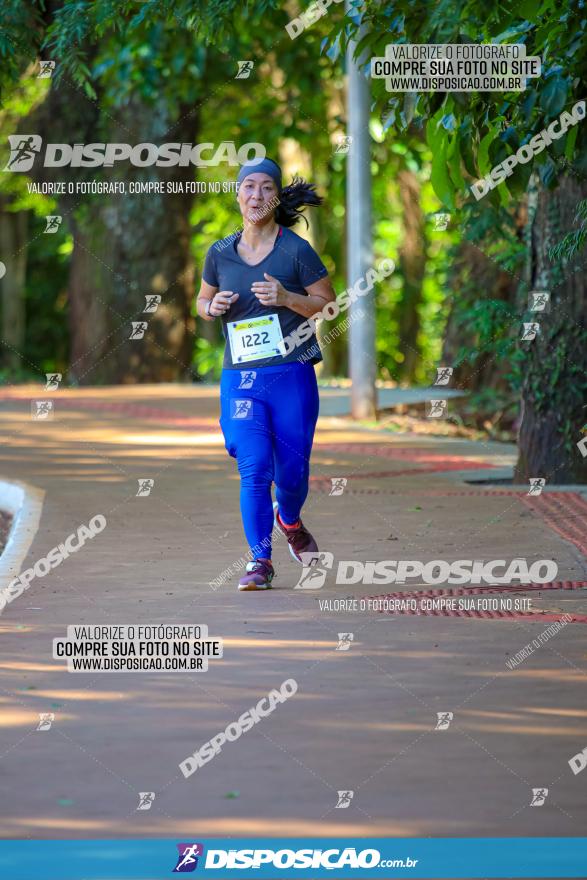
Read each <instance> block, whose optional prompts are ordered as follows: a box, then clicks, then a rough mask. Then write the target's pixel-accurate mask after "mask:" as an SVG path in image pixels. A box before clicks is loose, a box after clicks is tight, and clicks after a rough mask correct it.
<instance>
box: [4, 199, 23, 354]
mask: <svg viewBox="0 0 587 880" xmlns="http://www.w3.org/2000/svg"><path fill="white" fill-rule="evenodd" d="M8 206H9V199H8V198H7V197H6V196H0V254H1V256H2V261H3V263H4V265H5V267H6V273H5V275H4V276H3V277H2V278H1V279H0V291H1V293H2V337H3V340H4V355H3V365H4V366H5V367H7V368H8V369H9V370H18V369H19V368H20V367H21V366H22V360H23V354H22V352H23V349H24V341H25V280H26V259H27V228H28V212H26V211H18V212H16V213H15V212H13V211H9V210H7V208H8Z"/></svg>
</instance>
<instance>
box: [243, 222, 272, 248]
mask: <svg viewBox="0 0 587 880" xmlns="http://www.w3.org/2000/svg"><path fill="white" fill-rule="evenodd" d="M278 229H279V226H278V224H277V223H276V222H275V220H273V219H271V220H270V221H269V222H268V223H265V224H263V226H259V224H257V223H249V222H247V221H245V224H244V229H243V234H242V235H241V241H243V242H244V243H245V244H246V245H247V247H249V248H250V249H251V250H252V251H255V250H258V249H259V248H262V247H263V246H264V245H266V244H267V243H268V242H270V241H271V242H272V241H274V239H275V236H276V235H277V230H278Z"/></svg>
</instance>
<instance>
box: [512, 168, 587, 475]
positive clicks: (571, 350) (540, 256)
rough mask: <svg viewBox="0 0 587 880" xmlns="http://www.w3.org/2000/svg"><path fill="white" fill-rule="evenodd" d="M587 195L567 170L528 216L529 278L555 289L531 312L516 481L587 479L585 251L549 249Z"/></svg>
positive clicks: (572, 221)
mask: <svg viewBox="0 0 587 880" xmlns="http://www.w3.org/2000/svg"><path fill="white" fill-rule="evenodd" d="M585 198H587V184H586V183H585V182H584V181H582V180H581V181H579V180H578V179H575V178H574V177H571V176H565V177H562V178H561V180H560V181H559V184H558V186H557V188H556V189H555V190H551V191H548V190H541V191H539V193H538V196H537V199H536V209H535V212H531V213H530V215H529V219H528V222H529V224H530V227H529V240H530V247H531V250H530V259H531V266H530V278H529V281H530V285H531V289H534V290H545V291H548V292H549V293H550V310H549V312H547V313H546V312H535V313H529V312H526V314H525V315H524V319H523V320H524V322H536V323H539V324H540V331H539V333H538V335H537V336H536V338H535V339H534V340H533V341H530V342H521V343H520V345H521V347H522V349H523V350H524V352H525V362H524V364H523V373H524V383H523V387H522V422H521V426H520V433H519V439H518V447H519V457H518V462H517V465H516V470H515V481H516V482H520V483H527V482H528V480H529V479H530V478H531V477H543V478H545V479H546V481H547V483H559V484H564V483H585V482H587V458H583V457H582V455H581V453H580V451H579V449H578V448H577V445H576V444H577V442H578V441H579V440H581V438H582V435H581V428H582V426H583V425H584V424H585V421H586V420H587V419H586V417H585V400H586V396H587V395H586V391H587V381H586V376H587V332H586V331H585V329H584V325H583V323H582V322H584V321H585V315H586V313H587V280H586V278H585V272H584V269H583V262H584V259H585V252H584V250H583V251H579V252H578V253H577V254H576V255H575V256H574V258H573V259H572V262H571V263H567V262H565V261H563V262H560V261H559V260H556V259H553V258H552V257H551V255H550V253H549V251H550V249H551V248H552V247H553V246H554V245H556V244H558V243H559V242H560V241H561V239H562V238H563V237H564V236H565V235H566V234H568V233H569V232H572V231H573V230H574V229H576V211H577V206H578V203H579V202H580V201H581V200H583V199H585Z"/></svg>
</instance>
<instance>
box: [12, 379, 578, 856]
mask: <svg viewBox="0 0 587 880" xmlns="http://www.w3.org/2000/svg"><path fill="white" fill-rule="evenodd" d="M35 396H37V397H38V396H39V395H38V392H37V394H36V395H35V392H34V391H32V390H31V389H28V390H27V389H7V391H6V393H5V394H3V395H2V396H0V418H1V421H2V427H3V430H2V434H3V438H4V442H3V444H2V450H1V455H0V458H1V460H0V479H4V480H20V481H23V482H25V483H28V484H30V485H32V486H34V487H37V488H40V489H43V490H44V491H45V492H46V496H45V502H44V507H43V512H42V517H41V522H40V528H39V531H38V532H37V534H36V535H35V537H34V540H33V542H32V546H31V547H30V550H29V553H28V555H27V557H26V560H25V562H24V565H23V567H27V566H31V565H33V564H34V563H35V561H36V560H38V559H40V558H42V557H44V556H45V555H46V554H47V553H48V552H49V550H50V549H51V548H53V547H55V546H57V545H58V544H59V543H60V542H63V541H64V540H65V538H66V537H67V536H68V535H69V534H71V533H72V532H74V531H75V530H76V529H78V527H79V526H80V525H81V524H84V523H85V524H87V523H88V522H89V520H90V519H91V518H92V517H93V516H95V515H96V514H102V515H103V516H105V517H106V520H107V526H106V528H105V529H104V530H103V532H101V533H100V534H99V535H96V537H95V538H93V539H92V540H91V541H89V542H88V543H87V544H86V545H85V546H84V547H83V548H82V549H81V550H80V551H79V552H77V553H73V554H72V555H71V556H70V557H69V558H68V559H66V560H65V561H63V562H62V564H61V565H59V566H58V567H57V568H55V569H53V570H52V571H50V573H49V574H48V575H46V576H45V577H44V578H35V579H34V580H33V581H32V583H31V585H30V588H29V589H28V590H27V591H26V592H25V593H24V594H23V595H22V596H20V597H18V598H17V599H15V600H14V602H12V603H11V604H10V605H8V606H7V608H5V610H4V611H3V613H2V614H1V616H0V632H1V635H2V652H1V655H2V656H1V659H2V663H1V667H0V707H1V713H0V716H1V720H0V756H1V758H2V761H1V765H0V768H1V772H2V777H3V782H4V787H5V790H7V791H10V792H11V795H10V798H9V799H7V798H5V799H4V802H3V808H2V825H1V827H2V832H1V833H2V835H3V836H4V837H6V838H29V837H31V838H59V837H63V838H93V837H96V838H97V837H114V838H116V837H142V836H147V837H150V836H160V837H166V836H172V837H176V838H177V839H180V838H181V837H182V836H188V837H190V836H191V837H193V835H194V833H196V832H197V834H198V835H200V836H201V837H211V836H255V835H257V836H266V835H271V836H316V837H319V836H349V837H352V836H384V837H385V836H421V837H425V836H439V837H441V836H455V837H461V836H462V837H468V836H474V837H475V836H495V837H499V836H505V837H507V836H515V837H517V836H534V835H535V836H548V837H550V836H581V835H582V834H583V833H584V827H585V819H586V808H585V798H584V783H585V779H586V778H587V773H581V772H580V773H578V774H577V775H575V774H574V773H573V772H572V770H571V768H570V766H569V760H570V759H571V758H572V757H573V756H574V755H576V754H577V753H579V752H581V751H582V749H584V748H585V747H586V746H587V709H586V708H585V699H584V691H585V680H586V670H587V664H586V659H587V654H586V648H585V633H586V632H587V630H586V629H585V626H584V624H580V623H573V624H569V625H567V626H565V627H564V629H563V630H562V631H561V632H560V633H558V634H557V635H556V636H554V637H553V638H551V639H549V640H548V641H546V643H545V644H543V645H541V646H540V647H539V649H537V650H536V651H535V652H534V653H533V654H532V655H531V656H529V657H528V659H526V660H524V661H523V662H521V663H520V664H519V665H518V666H516V667H515V668H514V669H510V668H508V666H507V665H506V663H507V660H508V658H511V657H512V656H514V655H516V653H517V652H519V651H521V650H522V649H523V648H524V646H526V645H527V644H528V643H531V642H532V640H533V639H537V638H538V636H539V635H540V634H541V633H543V631H544V630H545V628H546V626H547V625H548V624H547V623H546V622H545V621H544V620H542V621H541V620H540V617H539V616H537V617H536V619H529V618H519V619H508V620H506V619H498V620H489V619H487V620H484V619H467V618H461V617H439V616H406V615H388V614H379V613H376V612H373V611H360V610H355V611H333V610H328V605H327V604H326V600H332V599H335V598H347V597H348V598H356V599H359V600H360V599H361V598H365V597H368V596H374V595H383V594H386V593H390V592H392V591H394V590H396V589H405V590H410V589H413V587H409V586H405V587H402V588H397V587H395V586H389V585H383V586H381V585H375V584H372V585H369V584H349V585H338V586H337V585H336V583H335V579H334V576H333V574H332V573H329V574H328V575H327V577H326V579H325V583H324V586H323V587H322V588H321V589H320V590H316V591H309V590H308V591H304V590H294V589H293V587H294V586H295V584H296V583H297V581H298V578H299V575H300V568H299V567H298V566H296V564H295V563H294V562H293V560H292V559H291V557H290V556H289V553H288V552H287V548H286V547H285V546H284V542H283V540H278V541H277V542H276V545H275V552H274V561H275V566H276V570H277V575H276V580H275V589H273V590H271V591H269V592H267V593H245V594H239V593H238V592H237V591H236V587H235V583H236V580H238V571H236V569H235V572H236V573H235V574H232V575H231V576H229V578H228V579H227V580H224V581H223V582H222V584H221V585H220V586H219V587H218V589H211V588H210V582H211V581H213V579H214V578H218V577H219V576H221V575H222V572H224V571H226V570H227V569H229V568H230V567H231V566H233V567H235V566H236V565H237V564H238V562H239V560H241V559H242V558H243V557H244V555H245V553H246V546H245V544H244V538H243V535H242V529H241V524H240V516H239V510H238V475H237V472H236V465H235V462H234V460H233V459H231V458H229V457H228V455H227V454H226V452H225V450H224V444H223V440H222V436H221V434H220V431H219V428H218V424H217V409H218V407H217V389H214V388H207V387H204V388H198V387H187V386H186V387H184V386H182V387H177V388H176V387H174V386H164V387H160V386H157V387H154V386H133V387H128V388H126V387H123V388H108V389H105V388H101V389H96V388H93V389H78V390H75V391H60V392H59V393H58V395H57V394H56V395H55V396H54V400H55V415H54V418H53V419H52V420H49V421H36V420H32V419H31V416H30V399H31V397H35ZM41 396H42V395H41ZM370 447H372V448H370ZM512 456H513V450H512V448H511V447H504V446H500V445H498V444H483V443H473V442H471V441H468V440H451V439H444V438H443V439H438V438H434V437H429V436H415V435H388V434H382V433H380V432H376V431H362V430H359V429H357V428H354V427H352V426H350V425H348V424H347V423H345V422H344V420H342V419H340V418H324V419H322V420H321V421H320V422H319V426H318V431H317V435H316V445H315V449H314V454H313V459H312V482H311V491H310V496H309V498H308V502H307V505H306V507H305V509H304V521H305V522H306V524H307V525H308V527H310V528H311V530H312V531H313V532H314V533H315V534H316V536H317V537H318V538H319V541H320V546H321V547H323V548H324V549H327V550H329V551H330V552H332V554H333V556H334V558H335V559H336V560H339V559H346V560H360V561H367V560H385V559H416V560H422V561H424V562H426V561H430V560H434V559H445V560H448V561H449V562H450V561H452V560H456V559H480V558H484V559H508V560H509V559H512V558H514V557H523V558H527V559H528V561H529V562H530V561H534V560H537V559H554V560H555V561H556V562H557V564H558V568H559V574H558V579H560V580H563V581H569V582H575V583H578V582H581V581H585V580H587V560H586V557H585V555H584V551H583V550H582V549H581V548H582V543H581V541H582V539H581V535H582V536H583V540H584V536H585V528H584V527H585V515H584V512H583V508H582V507H581V503H580V498H579V500H578V501H577V502H576V505H575V507H572V505H571V506H569V507H568V509H566V508H565V507H564V504H563V502H562V501H561V502H560V505H559V507H557V506H556V504H555V506H554V507H553V508H552V510H551V509H550V508H549V510H548V511H546V512H545V511H542V508H540V507H539V505H537V506H536V507H533V506H532V505H529V504H528V503H523V502H521V501H520V492H519V491H518V490H515V489H511V487H503V486H496V487H495V488H493V489H492V487H490V486H480V485H471V484H467V483H465V482H463V479H464V478H467V474H472V473H477V471H478V470H480V471H482V472H483V473H487V474H490V473H491V471H492V470H493V471H497V469H499V468H502V467H504V465H507V464H508V463H511V461H512ZM334 477H336V478H341V477H342V478H346V479H347V483H346V486H345V488H344V491H343V492H342V494H341V495H338V496H336V495H331V494H329V493H330V490H331V479H332V478H334ZM139 480H153V481H154V482H153V485H152V486H151V488H150V492H149V494H143V495H139V496H137V491H138V486H139V482H138V481H139ZM549 488H550V489H554V488H556V487H549ZM521 494H524V492H523V491H522V493H521ZM575 494H576V493H575ZM553 497H554V496H553ZM553 503H554V502H553ZM557 503H558V502H557ZM569 503H570V502H569ZM574 503H575V502H574ZM0 508H1V504H0ZM541 511H542V512H541ZM557 529H558V530H557ZM572 538H574V540H571V539H572ZM2 586H4V584H3V585H2ZM415 586H417V585H415ZM524 595H528V596H530V597H531V599H532V609H533V610H534V611H535V612H547V613H549V614H551V615H552V614H553V615H559V614H560V615H562V614H564V613H565V612H569V613H571V614H578V615H579V614H586V613H587V590H585V589H575V590H557V591H546V590H545V591H540V592H531V591H528V592H527V593H524ZM330 607H332V606H330ZM141 623H143V624H156V623H165V624H167V623H179V624H206V625H207V626H208V628H209V632H210V635H211V636H219V637H221V638H222V639H223V641H224V657H223V659H221V660H217V661H214V662H211V663H210V668H209V670H208V671H207V672H205V673H203V672H202V673H190V672H176V673H173V672H156V673H155V672H149V673H119V672H114V673H109V674H106V673H101V674H73V673H68V672H67V671H66V669H65V666H64V663H63V662H62V661H57V660H54V659H53V657H52V639H53V638H55V637H57V636H64V635H65V628H66V626H67V625H70V624H104V625H105V624H110V625H116V624H141ZM339 633H352V634H353V639H352V641H351V643H350V646H349V648H348V650H337V647H338V646H339V644H340V638H339ZM290 678H292V679H295V681H296V682H297V684H298V691H297V693H296V694H295V695H294V696H293V697H291V698H290V699H289V700H287V701H285V702H284V703H282V704H280V705H278V706H277V707H276V709H275V711H274V712H272V713H271V715H269V716H268V717H267V718H265V719H263V720H262V721H261V722H260V723H259V724H256V725H255V726H254V727H253V728H252V729H251V730H250V731H248V732H246V733H243V735H242V736H240V738H238V739H237V740H236V741H234V742H227V743H226V744H225V745H224V746H223V748H222V751H221V752H220V753H219V754H218V755H216V757H214V758H213V760H211V761H210V762H209V763H207V764H206V765H205V766H203V767H201V768H200V769H198V770H197V772H195V773H194V774H193V775H192V776H191V777H189V778H188V779H186V778H184V777H183V775H182V774H181V772H180V770H179V766H178V765H179V763H180V762H181V761H182V760H184V759H185V758H186V757H188V756H189V755H191V754H193V753H194V752H195V751H196V750H197V749H199V748H200V747H201V746H202V745H204V743H205V742H207V741H208V740H210V739H211V738H212V737H214V736H215V735H216V734H217V733H218V732H220V731H224V730H225V728H226V727H227V725H229V724H230V723H231V722H235V721H236V720H237V719H238V718H239V717H240V716H241V715H242V713H243V712H245V711H246V710H247V709H249V708H250V707H251V706H254V705H256V703H257V702H258V701H259V700H260V699H261V698H262V697H263V696H265V695H266V694H267V693H268V692H269V691H270V690H271V689H273V688H279V686H280V685H281V683H282V682H283V681H285V680H286V679H290ZM40 713H53V714H54V716H55V717H54V720H53V722H52V724H51V728H50V729H49V730H46V731H38V730H36V728H37V726H38V724H39V714H40ZM439 713H441V714H443V715H444V713H452V718H451V719H450V721H449V724H448V726H447V727H446V729H437V724H438V715H439ZM533 789H548V793H547V795H546V796H545V800H544V803H543V805H542V806H532V807H531V806H530V804H531V801H532V798H533ZM341 791H352V792H353V797H352V799H351V800H350V803H349V805H348V806H347V807H337V806H336V805H337V802H338V801H339V794H338V793H339V792H341ZM140 792H154V793H155V799H154V801H153V803H152V806H151V808H150V809H149V810H137V805H138V803H139V793H140Z"/></svg>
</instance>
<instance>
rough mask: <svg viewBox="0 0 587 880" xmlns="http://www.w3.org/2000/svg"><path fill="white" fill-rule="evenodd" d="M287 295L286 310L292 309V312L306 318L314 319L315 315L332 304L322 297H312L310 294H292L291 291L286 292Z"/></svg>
mask: <svg viewBox="0 0 587 880" xmlns="http://www.w3.org/2000/svg"><path fill="white" fill-rule="evenodd" d="M285 293H286V302H285V306H286V308H288V309H291V310H292V312H297V314H298V315H303V316H304V318H313V317H314V315H317V314H318V312H321V311H322V309H323V308H324V306H325V305H327V304H328V303H329V302H331V300H326V299H324V298H323V297H321V296H312V294H310V293H308V294H304V293H292V292H291V291H289V290H286V291H285Z"/></svg>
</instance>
